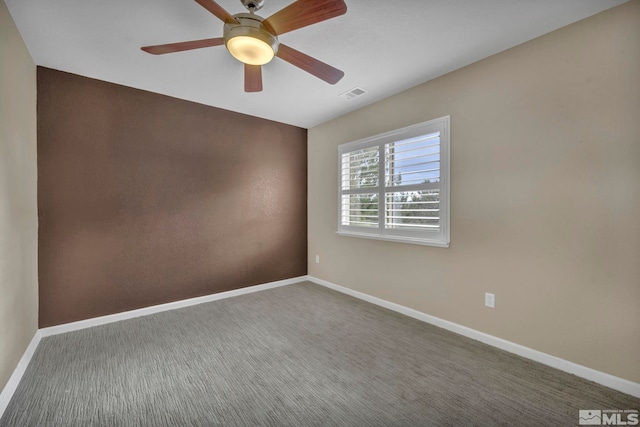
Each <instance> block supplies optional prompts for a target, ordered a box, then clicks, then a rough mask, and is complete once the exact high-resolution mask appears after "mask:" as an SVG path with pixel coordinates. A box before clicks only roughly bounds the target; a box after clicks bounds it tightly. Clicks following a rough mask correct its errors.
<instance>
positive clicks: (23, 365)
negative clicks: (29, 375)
mask: <svg viewBox="0 0 640 427" xmlns="http://www.w3.org/2000/svg"><path fill="white" fill-rule="evenodd" d="M41 338H42V334H41V333H40V331H39V330H38V331H36V333H35V335H34V336H33V338H32V339H31V342H30V343H29V345H28V346H27V349H26V350H25V351H24V354H23V355H22V358H21V359H20V361H19V362H18V366H16V369H14V370H13V374H11V377H10V378H9V381H8V382H7V384H6V385H5V386H4V388H3V389H2V393H0V418H2V414H4V411H5V409H7V406H9V401H10V400H11V398H12V397H13V393H15V391H16V389H17V388H18V384H20V380H21V379H22V376H23V375H24V372H25V371H26V370H27V366H29V362H31V358H32V357H33V354H34V353H35V352H36V348H38V344H39V343H40V339H41Z"/></svg>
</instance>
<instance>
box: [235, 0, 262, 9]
mask: <svg viewBox="0 0 640 427" xmlns="http://www.w3.org/2000/svg"><path fill="white" fill-rule="evenodd" d="M240 2H241V3H242V5H243V6H244V7H246V8H247V9H249V10H250V11H253V12H256V11H258V10H260V9H262V6H263V5H264V0H240Z"/></svg>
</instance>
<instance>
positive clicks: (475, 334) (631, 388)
mask: <svg viewBox="0 0 640 427" xmlns="http://www.w3.org/2000/svg"><path fill="white" fill-rule="evenodd" d="M307 280H309V281H311V282H313V283H316V284H318V285H322V286H325V287H327V288H330V289H333V290H336V291H338V292H342V293H344V294H347V295H351V296H353V297H356V298H358V299H361V300H364V301H367V302H370V303H372V304H376V305H379V306H381V307H384V308H387V309H389V310H393V311H396V312H398V313H401V314H404V315H406V316H409V317H413V318H414V319H417V320H421V321H423V322H426V323H430V324H432V325H435V326H438V327H440V328H442V329H446V330H448V331H451V332H455V333H456V334H460V335H463V336H465V337H468V338H471V339H474V340H476V341H480V342H483V343H485V344H489V345H491V346H493V347H497V348H500V349H502V350H505V351H508V352H509V353H514V354H517V355H518V356H522V357H524V358H527V359H530V360H533V361H536V362H539V363H542V364H544V365H547V366H550V367H552V368H556V369H558V370H561V371H564V372H568V373H570V374H574V375H576V376H578V377H581V378H584V379H587V380H590V381H593V382H595V383H598V384H601V385H603V386H605V387H609V388H612V389H614V390H618V391H621V392H622V393H626V394H630V395H631V396H635V397H638V398H640V384H639V383H635V382H633V381H629V380H626V379H624V378H620V377H616V376H613V375H610V374H607V373H604V372H600V371H597V370H595V369H591V368H587V367H586V366H582V365H578V364H577V363H573V362H569V361H568V360H564V359H560V358H559V357H555V356H551V355H549V354H546V353H543V352H541V351H538V350H534V349H532V348H529V347H525V346H523V345H520V344H516V343H513V342H511V341H507V340H504V339H502V338H498V337H494V336H493V335H489V334H485V333H484V332H480V331H476V330H475V329H471V328H468V327H466V326H462V325H458V324H457V323H453V322H450V321H448V320H444V319H440V318H438V317H435V316H431V315H429V314H425V313H422V312H420V311H417V310H414V309H412V308H408V307H405V306H402V305H400V304H396V303H392V302H389V301H385V300H383V299H380V298H376V297H373V296H371V295H368V294H365V293H362V292H358V291H354V290H353V289H349V288H345V287H344V286H340V285H336V284H335V283H331V282H327V281H326V280H322V279H318V278H316V277H313V276H309V277H308V278H307Z"/></svg>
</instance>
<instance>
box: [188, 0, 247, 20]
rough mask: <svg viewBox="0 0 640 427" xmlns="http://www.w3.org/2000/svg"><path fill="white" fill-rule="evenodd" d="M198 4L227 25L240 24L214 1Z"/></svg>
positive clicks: (203, 0)
mask: <svg viewBox="0 0 640 427" xmlns="http://www.w3.org/2000/svg"><path fill="white" fill-rule="evenodd" d="M196 2H197V3H198V4H199V5H200V6H202V7H204V8H205V9H207V10H208V11H209V12H211V13H213V14H214V15H215V16H217V17H218V19H220V20H221V21H224V22H226V23H227V24H237V23H238V21H236V18H234V17H233V16H231V14H230V13H229V12H227V11H226V10H224V9H223V8H222V6H220V5H219V4H218V3H216V2H214V1H213V0H196Z"/></svg>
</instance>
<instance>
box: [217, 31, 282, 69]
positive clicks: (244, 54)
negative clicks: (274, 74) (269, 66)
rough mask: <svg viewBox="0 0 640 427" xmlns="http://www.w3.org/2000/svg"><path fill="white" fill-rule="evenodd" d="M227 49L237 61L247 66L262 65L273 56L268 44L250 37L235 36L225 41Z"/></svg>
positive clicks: (273, 53)
mask: <svg viewBox="0 0 640 427" xmlns="http://www.w3.org/2000/svg"><path fill="white" fill-rule="evenodd" d="M227 49H228V50H229V53H231V55H233V57H234V58H236V59H237V60H238V61H240V62H243V63H245V64H249V65H264V64H266V63H268V62H270V61H271V60H272V59H273V57H274V56H275V52H274V51H273V48H272V47H271V45H270V44H269V43H266V42H264V41H262V40H260V39H258V38H255V37H252V36H236V37H233V38H231V39H229V40H227Z"/></svg>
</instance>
